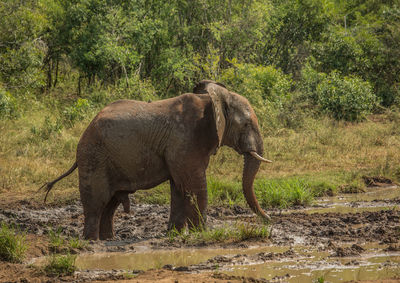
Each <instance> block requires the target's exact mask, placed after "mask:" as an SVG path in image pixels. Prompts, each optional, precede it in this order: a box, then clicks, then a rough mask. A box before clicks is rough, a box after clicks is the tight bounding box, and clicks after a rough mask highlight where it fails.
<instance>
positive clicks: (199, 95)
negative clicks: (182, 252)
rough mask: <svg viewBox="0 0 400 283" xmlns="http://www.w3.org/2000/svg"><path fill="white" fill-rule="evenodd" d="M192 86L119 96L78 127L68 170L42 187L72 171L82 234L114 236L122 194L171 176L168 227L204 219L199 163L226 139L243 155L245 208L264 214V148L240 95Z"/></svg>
mask: <svg viewBox="0 0 400 283" xmlns="http://www.w3.org/2000/svg"><path fill="white" fill-rule="evenodd" d="M193 92H194V93H188V94H183V95H181V96H178V97H174V98H170V99H165V100H160V101H155V102H150V103H147V102H141V101H134V100H119V101H116V102H114V103H111V104H110V105H108V106H106V107H105V108H104V109H103V110H101V111H100V113H98V115H97V116H96V117H95V118H94V119H93V121H92V122H91V123H90V125H89V126H88V128H87V129H86V130H85V132H84V133H83V135H82V137H81V139H80V141H79V144H78V148H77V154H76V163H75V164H74V165H73V166H72V167H71V169H70V170H69V171H68V172H66V173H65V174H63V175H62V176H60V177H59V178H57V179H56V180H54V181H52V182H50V183H48V184H46V185H45V186H46V187H47V191H50V189H51V188H52V186H53V185H54V184H55V183H56V182H57V181H59V180H60V179H62V178H64V177H65V176H67V175H69V174H70V173H71V172H72V171H73V170H74V169H75V168H76V167H78V170H79V190H80V196H81V201H82V205H83V210H84V216H85V225H84V237H85V238H87V239H95V240H96V239H98V238H100V239H108V238H111V237H113V235H114V231H113V216H114V212H115V210H116V208H117V207H118V206H119V204H121V203H122V204H123V205H124V210H125V211H129V199H128V194H129V193H134V192H135V191H137V190H146V189H150V188H153V187H155V186H157V185H158V184H160V183H162V182H165V181H167V180H169V181H170V187H171V212H170V219H169V224H168V228H169V229H171V228H174V227H175V228H176V229H182V228H183V227H184V226H185V224H189V225H193V226H197V225H200V224H202V223H203V222H204V221H205V219H206V215H205V210H206V206H207V188H206V185H207V183H206V169H207V166H208V162H209V159H210V156H211V155H212V154H215V152H216V151H217V149H218V148H219V146H223V145H227V146H229V147H232V148H233V149H234V150H236V151H237V152H238V153H239V154H242V155H243V156H244V168H243V182H242V183H243V193H244V195H245V198H246V201H247V203H248V204H249V206H250V207H251V209H252V210H253V211H254V212H255V213H256V214H258V215H261V216H263V217H264V218H266V219H268V216H267V215H266V214H265V212H264V211H263V210H262V209H261V208H260V206H259V204H258V202H257V199H256V197H255V194H254V189H253V182H254V178H255V175H256V173H257V171H258V169H259V166H260V161H258V160H257V159H255V158H253V157H252V156H251V155H250V154H249V153H250V152H251V151H255V152H257V153H258V154H259V155H262V154H263V143H262V138H261V135H260V131H259V127H258V122H257V117H256V115H255V113H254V111H253V109H252V107H251V106H250V104H249V102H248V101H247V99H245V98H244V97H242V96H240V95H238V94H236V93H233V92H230V91H228V90H227V89H226V88H225V87H224V86H223V85H221V84H218V83H215V82H212V81H201V82H200V83H199V84H198V85H197V86H196V87H195V88H194V91H193Z"/></svg>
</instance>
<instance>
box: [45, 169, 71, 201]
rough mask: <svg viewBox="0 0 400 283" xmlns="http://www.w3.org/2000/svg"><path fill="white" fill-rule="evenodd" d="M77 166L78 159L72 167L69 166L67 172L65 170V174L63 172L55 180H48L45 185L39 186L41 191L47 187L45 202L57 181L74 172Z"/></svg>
mask: <svg viewBox="0 0 400 283" xmlns="http://www.w3.org/2000/svg"><path fill="white" fill-rule="evenodd" d="M76 168H78V163H76V161H75V163H74V164H73V165H72V167H71V168H69V170H68V171H67V172H65V173H64V174H62V175H61V176H60V177H58V178H57V179H55V180H53V181H51V182H48V183H46V184H44V185H43V186H41V187H40V188H39V191H40V190H41V189H43V188H45V190H46V196H45V197H44V202H46V199H47V195H48V194H49V192H50V190H51V189H52V188H53V186H54V184H55V183H57V182H58V181H60V180H61V179H62V178H65V177H67V176H68V175H69V174H71V173H72V172H74V170H75V169H76Z"/></svg>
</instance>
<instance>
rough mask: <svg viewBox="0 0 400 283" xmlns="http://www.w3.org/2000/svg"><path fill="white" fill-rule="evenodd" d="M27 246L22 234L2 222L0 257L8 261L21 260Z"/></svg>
mask: <svg viewBox="0 0 400 283" xmlns="http://www.w3.org/2000/svg"><path fill="white" fill-rule="evenodd" d="M27 248H28V246H27V244H26V243H25V235H24V234H16V232H15V230H14V229H13V228H11V227H9V226H8V225H7V224H5V223H2V224H1V229H0V259H1V260H4V261H9V262H22V260H23V259H24V257H25V252H26V250H27Z"/></svg>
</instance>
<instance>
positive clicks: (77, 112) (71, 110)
mask: <svg viewBox="0 0 400 283" xmlns="http://www.w3.org/2000/svg"><path fill="white" fill-rule="evenodd" d="M90 107H91V105H90V103H89V101H88V100H87V99H84V98H78V100H77V101H76V102H75V103H74V105H72V106H69V107H66V108H65V110H64V111H63V114H62V115H63V121H64V123H65V124H66V125H67V127H72V126H73V125H74V124H75V122H77V121H80V120H82V119H83V118H84V117H85V116H86V114H87V112H88V110H89V109H90Z"/></svg>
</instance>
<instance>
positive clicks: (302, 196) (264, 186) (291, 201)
mask: <svg viewBox="0 0 400 283" xmlns="http://www.w3.org/2000/svg"><path fill="white" fill-rule="evenodd" d="M256 187H257V189H256V194H257V199H258V201H259V202H260V203H261V205H262V206H264V207H279V208H288V207H290V206H294V205H302V206H306V205H309V204H310V203H311V202H312V201H313V199H314V195H313V192H312V189H311V187H310V185H309V184H308V183H307V182H305V181H303V180H300V179H286V180H265V179H264V180H257V182H256Z"/></svg>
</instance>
